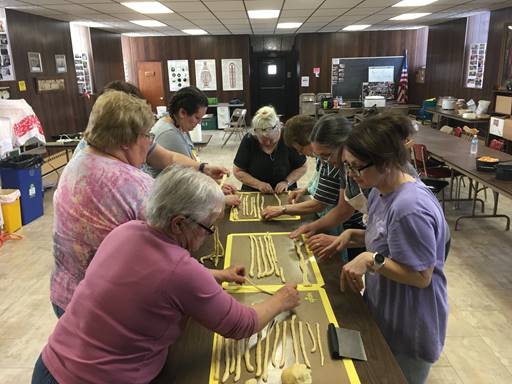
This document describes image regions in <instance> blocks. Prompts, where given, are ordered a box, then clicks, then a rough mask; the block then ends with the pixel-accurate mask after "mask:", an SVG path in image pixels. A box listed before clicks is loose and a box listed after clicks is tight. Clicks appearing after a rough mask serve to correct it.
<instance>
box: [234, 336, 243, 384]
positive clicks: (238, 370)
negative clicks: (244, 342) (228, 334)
mask: <svg viewBox="0 0 512 384" xmlns="http://www.w3.org/2000/svg"><path fill="white" fill-rule="evenodd" d="M241 374H242V353H241V351H240V340H237V341H236V366H235V378H234V379H233V380H234V381H235V382H237V381H238V380H240V375H241Z"/></svg>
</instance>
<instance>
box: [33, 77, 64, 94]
mask: <svg viewBox="0 0 512 384" xmlns="http://www.w3.org/2000/svg"><path fill="white" fill-rule="evenodd" d="M65 88H66V86H65V83H64V79H36V91H37V92H38V93H41V92H51V91H63V90H64V89H65Z"/></svg>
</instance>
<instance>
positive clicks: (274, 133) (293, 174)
mask: <svg viewBox="0 0 512 384" xmlns="http://www.w3.org/2000/svg"><path fill="white" fill-rule="evenodd" d="M252 128H253V131H254V133H253V134H247V135H245V136H244V138H243V139H242V142H241V143H240V146H239V147H238V151H237V153H236V156H235V160H234V167H233V174H234V175H235V177H236V178H237V179H238V180H240V181H241V182H242V184H243V185H242V191H260V192H263V193H274V192H276V193H282V192H285V191H287V190H288V189H295V188H297V180H299V179H300V178H301V177H302V176H304V174H305V173H306V171H307V165H306V157H305V156H303V155H300V154H299V153H298V152H297V151H296V150H295V149H294V148H291V147H288V146H287V145H286V144H285V142H284V139H283V138H282V135H281V122H280V121H279V118H278V116H277V115H276V111H275V110H274V108H272V107H268V106H267V107H262V108H260V109H259V110H258V111H257V112H256V115H255V116H254V117H253V119H252Z"/></svg>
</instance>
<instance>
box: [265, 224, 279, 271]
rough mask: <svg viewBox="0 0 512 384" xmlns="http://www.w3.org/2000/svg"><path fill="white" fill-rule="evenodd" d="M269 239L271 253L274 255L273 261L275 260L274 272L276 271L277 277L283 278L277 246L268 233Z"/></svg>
mask: <svg viewBox="0 0 512 384" xmlns="http://www.w3.org/2000/svg"><path fill="white" fill-rule="evenodd" d="M267 234H268V239H269V243H270V252H271V253H272V259H273V260H274V270H275V271H276V276H278V277H281V271H280V269H279V262H278V261H277V252H276V245H275V244H274V238H273V237H272V235H270V234H269V233H268V232H267Z"/></svg>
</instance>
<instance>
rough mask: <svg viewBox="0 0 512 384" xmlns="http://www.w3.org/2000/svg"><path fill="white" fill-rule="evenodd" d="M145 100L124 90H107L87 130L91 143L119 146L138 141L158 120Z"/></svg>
mask: <svg viewBox="0 0 512 384" xmlns="http://www.w3.org/2000/svg"><path fill="white" fill-rule="evenodd" d="M154 121H155V120H154V117H153V113H152V112H151V107H150V106H149V105H148V103H147V102H146V101H145V100H142V99H139V98H137V97H135V96H132V95H129V94H127V93H124V92H120V91H107V92H105V93H104V94H102V95H101V96H100V97H98V99H97V100H96V102H95V103H94V106H93V107H92V111H91V115H90V116H89V123H88V124H87V128H86V130H85V133H84V137H85V139H86V140H87V143H88V144H90V145H92V146H93V147H95V148H98V149H100V150H105V149H115V148H119V147H120V146H121V145H130V144H133V143H135V142H136V141H137V138H138V136H139V135H140V134H143V133H145V132H146V131H148V130H149V129H151V127H152V126H153V123H154Z"/></svg>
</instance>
